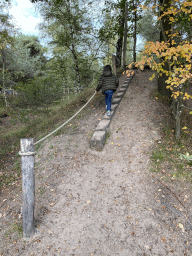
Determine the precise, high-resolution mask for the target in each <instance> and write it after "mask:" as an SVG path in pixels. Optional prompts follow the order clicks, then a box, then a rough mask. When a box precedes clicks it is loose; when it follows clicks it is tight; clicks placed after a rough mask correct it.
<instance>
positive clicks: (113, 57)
mask: <svg viewBox="0 0 192 256" xmlns="http://www.w3.org/2000/svg"><path fill="white" fill-rule="evenodd" d="M112 62H113V73H114V75H117V70H116V56H115V55H114V54H112Z"/></svg>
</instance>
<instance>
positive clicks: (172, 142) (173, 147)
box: [151, 127, 192, 183]
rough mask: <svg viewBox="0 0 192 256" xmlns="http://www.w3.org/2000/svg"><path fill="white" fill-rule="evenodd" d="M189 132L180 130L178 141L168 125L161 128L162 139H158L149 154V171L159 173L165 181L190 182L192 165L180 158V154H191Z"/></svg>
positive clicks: (191, 179) (191, 140)
mask: <svg viewBox="0 0 192 256" xmlns="http://www.w3.org/2000/svg"><path fill="white" fill-rule="evenodd" d="M189 141H190V142H192V137H191V132H189V131H187V133H186V131H182V137H181V139H180V141H179V142H177V141H176V139H175V135H174V131H173V130H171V129H170V128H169V127H165V128H164V130H163V139H162V140H161V141H158V143H157V144H156V146H155V147H154V149H153V152H152V154H151V172H157V173H161V176H162V177H164V179H165V180H166V181H168V180H169V181H170V180H174V179H178V180H181V181H183V180H186V181H188V182H190V183H191V182H192V166H191V164H190V162H189V161H187V160H186V159H184V158H183V159H182V158H181V154H186V152H187V153H188V154H189V155H192V148H191V143H190V144H189Z"/></svg>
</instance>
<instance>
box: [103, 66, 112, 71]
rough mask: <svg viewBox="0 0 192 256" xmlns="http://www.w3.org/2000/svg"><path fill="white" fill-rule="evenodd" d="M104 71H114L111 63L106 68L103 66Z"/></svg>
mask: <svg viewBox="0 0 192 256" xmlns="http://www.w3.org/2000/svg"><path fill="white" fill-rule="evenodd" d="M103 71H112V68H111V66H110V65H106V66H105V67H104V68H103Z"/></svg>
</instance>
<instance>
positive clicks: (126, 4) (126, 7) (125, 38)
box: [123, 3, 128, 70]
mask: <svg viewBox="0 0 192 256" xmlns="http://www.w3.org/2000/svg"><path fill="white" fill-rule="evenodd" d="M127 16H128V3H125V26H124V27H125V31H124V47H123V70H125V69H126V63H125V60H126V51H127Z"/></svg>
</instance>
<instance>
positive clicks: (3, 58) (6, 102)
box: [1, 49, 9, 108]
mask: <svg viewBox="0 0 192 256" xmlns="http://www.w3.org/2000/svg"><path fill="white" fill-rule="evenodd" d="M1 54H2V61H3V86H2V92H3V96H4V100H5V106H6V108H8V107H9V104H8V101H7V95H6V91H5V55H4V51H3V49H2V50H1Z"/></svg>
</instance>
